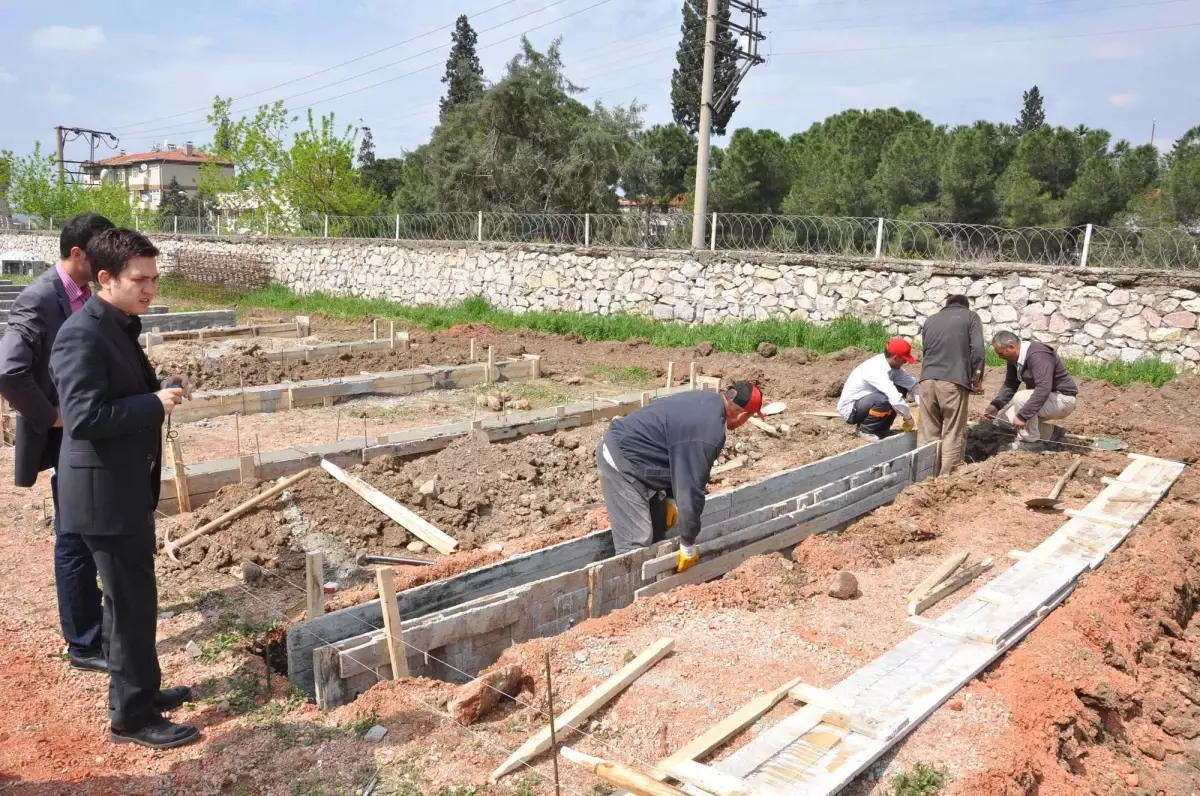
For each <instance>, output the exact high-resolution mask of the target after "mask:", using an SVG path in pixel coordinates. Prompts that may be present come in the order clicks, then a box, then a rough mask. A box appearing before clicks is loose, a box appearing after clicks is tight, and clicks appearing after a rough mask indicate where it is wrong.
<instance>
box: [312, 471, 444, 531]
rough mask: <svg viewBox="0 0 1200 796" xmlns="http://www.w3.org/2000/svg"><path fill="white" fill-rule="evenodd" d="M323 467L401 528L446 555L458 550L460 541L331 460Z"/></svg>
mask: <svg viewBox="0 0 1200 796" xmlns="http://www.w3.org/2000/svg"><path fill="white" fill-rule="evenodd" d="M321 467H322V468H324V470H325V472H327V473H329V474H330V475H332V476H333V477H334V478H336V479H337V480H338V481H341V482H342V483H343V484H345V485H346V486H348V487H350V489H351V490H352V491H353V492H355V493H356V494H358V496H359V497H361V498H362V499H363V500H365V501H367V502H368V503H370V504H371V505H372V506H374V507H375V508H377V509H379V510H380V511H381V512H383V513H384V514H386V515H387V516H388V517H390V518H391V519H392V520H393V521H395V522H396V523H397V524H398V525H401V526H403V527H404V528H406V529H408V530H409V531H411V532H412V533H413V534H415V535H416V536H417V537H418V538H420V539H421V540H422V541H423V542H425V543H426V544H428V545H429V546H430V547H432V548H433V549H434V550H437V551H438V552H439V553H441V554H442V555H450V554H451V553H453V552H454V549H455V548H456V547H458V541H457V540H455V539H454V537H452V536H447V535H446V534H444V533H442V531H441V530H440V529H438V527H437V526H435V525H434V524H433V523H431V522H427V521H426V520H424V519H422V518H421V517H418V516H417V515H416V514H414V513H413V512H411V511H409V510H408V509H406V508H404V507H403V506H401V505H400V504H399V503H397V502H396V501H395V500H393V499H392V498H390V497H388V496H387V495H385V494H383V493H382V492H380V491H379V490H378V489H376V488H375V487H373V486H371V485H370V484H368V483H367V482H366V481H363V480H362V479H361V478H355V477H354V476H352V475H350V474H349V473H347V472H346V471H345V470H343V469H342V468H341V467H338V466H337V465H336V464H334V463H333V462H331V461H329V460H328V459H322V460H321Z"/></svg>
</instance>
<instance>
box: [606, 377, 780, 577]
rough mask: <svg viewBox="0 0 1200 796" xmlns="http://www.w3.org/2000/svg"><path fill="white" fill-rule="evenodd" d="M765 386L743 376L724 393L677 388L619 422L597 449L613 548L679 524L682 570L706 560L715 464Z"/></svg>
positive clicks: (756, 407)
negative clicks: (703, 533) (703, 542)
mask: <svg viewBox="0 0 1200 796" xmlns="http://www.w3.org/2000/svg"><path fill="white" fill-rule="evenodd" d="M762 405H763V396H762V391H761V390H759V388H758V387H757V386H755V385H754V384H752V383H750V382H748V381H737V382H734V383H733V384H732V385H730V387H729V389H727V390H726V391H725V392H723V393H719V392H709V391H707V390H697V391H694V392H685V393H680V394H678V395H672V396H669V397H667V398H663V399H661V400H658V401H655V402H654V403H652V404H650V405H649V406H646V407H643V408H641V409H639V410H637V411H636V412H634V413H633V414H631V415H629V416H628V417H624V418H619V419H617V420H614V421H613V424H612V425H611V426H610V427H609V429H608V431H607V432H606V433H605V435H604V437H603V439H601V441H600V445H599V447H598V449H597V450H596V466H597V468H598V469H599V474H600V489H601V491H602V492H603V493H604V506H605V508H607V509H608V519H609V522H610V523H611V524H612V538H613V547H614V548H615V550H616V552H617V553H618V554H619V553H625V552H628V551H630V550H637V549H640V548H643V547H647V546H649V545H650V544H652V543H654V542H659V541H662V540H663V539H664V538H666V535H667V530H668V529H670V528H672V527H676V526H677V527H678V535H679V564H678V566H677V567H676V570H677V571H678V572H685V571H686V570H688V569H690V568H691V567H693V566H695V564H696V562H697V561H699V560H700V550H699V548H698V547H697V544H696V542H697V537H699V535H700V515H701V514H702V513H703V511H704V500H705V493H706V490H707V488H708V478H709V474H710V473H711V471H712V467H713V464H714V463H715V462H716V461H717V457H718V456H720V455H721V449H722V448H724V447H725V432H726V431H727V430H729V431H732V430H733V429H735V428H738V427H740V426H742V425H743V424H745V422H746V421H747V420H749V419H750V418H751V416H754V415H759V416H760V417H761V410H762Z"/></svg>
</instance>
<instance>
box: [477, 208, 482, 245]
mask: <svg viewBox="0 0 1200 796" xmlns="http://www.w3.org/2000/svg"><path fill="white" fill-rule="evenodd" d="M475 237H476V239H477V240H478V241H479V242H480V243H483V211H482V210H480V211H479V220H478V221H477V222H475Z"/></svg>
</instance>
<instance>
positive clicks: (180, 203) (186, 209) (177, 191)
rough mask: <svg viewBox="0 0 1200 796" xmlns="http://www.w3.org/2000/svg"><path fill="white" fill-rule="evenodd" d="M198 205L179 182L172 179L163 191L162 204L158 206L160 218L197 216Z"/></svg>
mask: <svg viewBox="0 0 1200 796" xmlns="http://www.w3.org/2000/svg"><path fill="white" fill-rule="evenodd" d="M198 210H199V208H198V203H197V201H196V200H195V199H193V198H192V197H189V196H188V195H187V192H186V191H184V190H183V186H182V185H180V184H179V180H178V179H176V178H175V177H172V178H171V182H170V184H169V185H167V187H166V188H165V189H164V190H163V197H162V202H160V203H159V205H158V214H159V215H160V216H167V217H170V216H195V215H197V214H198Z"/></svg>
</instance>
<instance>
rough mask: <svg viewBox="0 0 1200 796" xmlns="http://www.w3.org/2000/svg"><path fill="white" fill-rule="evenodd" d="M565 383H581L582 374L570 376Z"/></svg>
mask: <svg viewBox="0 0 1200 796" xmlns="http://www.w3.org/2000/svg"><path fill="white" fill-rule="evenodd" d="M566 383H567V384H570V385H576V384H583V376H571V377H569V378H568V379H567V382H566Z"/></svg>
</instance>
